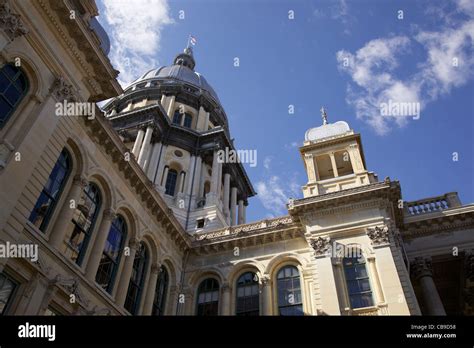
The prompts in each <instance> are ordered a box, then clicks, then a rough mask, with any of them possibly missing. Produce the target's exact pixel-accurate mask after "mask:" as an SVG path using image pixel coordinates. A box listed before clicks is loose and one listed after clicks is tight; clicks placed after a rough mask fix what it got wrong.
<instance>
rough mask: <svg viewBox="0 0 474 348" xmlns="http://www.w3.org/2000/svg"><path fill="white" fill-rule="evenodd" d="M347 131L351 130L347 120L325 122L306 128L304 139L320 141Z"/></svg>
mask: <svg viewBox="0 0 474 348" xmlns="http://www.w3.org/2000/svg"><path fill="white" fill-rule="evenodd" d="M349 132H351V129H350V127H349V125H348V124H347V122H344V121H337V122H335V123H327V124H323V125H322V126H319V127H315V128H310V129H308V130H307V131H306V133H305V136H304V139H305V141H320V140H323V139H326V138H331V137H335V136H338V135H343V134H346V133H349Z"/></svg>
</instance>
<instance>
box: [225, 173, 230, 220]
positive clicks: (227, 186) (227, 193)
mask: <svg viewBox="0 0 474 348" xmlns="http://www.w3.org/2000/svg"><path fill="white" fill-rule="evenodd" d="M229 199H230V174H229V173H225V174H224V215H225V216H226V217H227V218H228V217H229Z"/></svg>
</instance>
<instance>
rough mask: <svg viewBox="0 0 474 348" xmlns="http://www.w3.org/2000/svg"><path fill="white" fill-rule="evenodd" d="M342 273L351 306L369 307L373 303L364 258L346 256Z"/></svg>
mask: <svg viewBox="0 0 474 348" xmlns="http://www.w3.org/2000/svg"><path fill="white" fill-rule="evenodd" d="M343 264H344V275H345V277H346V284H347V291H348V293H349V299H350V302H351V308H362V307H370V306H373V305H374V300H373V298H372V290H371V288H370V280H369V275H368V274H367V269H366V267H365V259H364V258H363V257H362V256H361V257H350V258H349V257H346V258H344V260H343Z"/></svg>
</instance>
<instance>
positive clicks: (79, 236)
mask: <svg viewBox="0 0 474 348" xmlns="http://www.w3.org/2000/svg"><path fill="white" fill-rule="evenodd" d="M76 204H77V207H76V210H75V211H74V214H73V217H72V224H71V226H70V228H69V231H66V250H65V253H66V256H68V257H69V258H71V260H73V261H74V262H76V263H77V264H78V265H81V263H82V260H83V258H84V255H85V253H86V250H87V245H88V244H89V239H90V237H91V234H92V231H93V229H94V225H95V223H96V221H97V216H98V213H99V210H100V204H101V194H100V190H99V188H98V187H97V186H96V185H94V184H92V183H89V184H88V185H87V186H86V188H85V189H84V191H83V193H82V197H81V199H80V201H79V202H76Z"/></svg>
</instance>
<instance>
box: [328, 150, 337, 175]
mask: <svg viewBox="0 0 474 348" xmlns="http://www.w3.org/2000/svg"><path fill="white" fill-rule="evenodd" d="M329 157H330V158H331V165H332V170H333V173H334V177H335V178H337V177H338V176H339V173H338V172H337V164H336V158H335V157H334V152H331V153H329Z"/></svg>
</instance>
